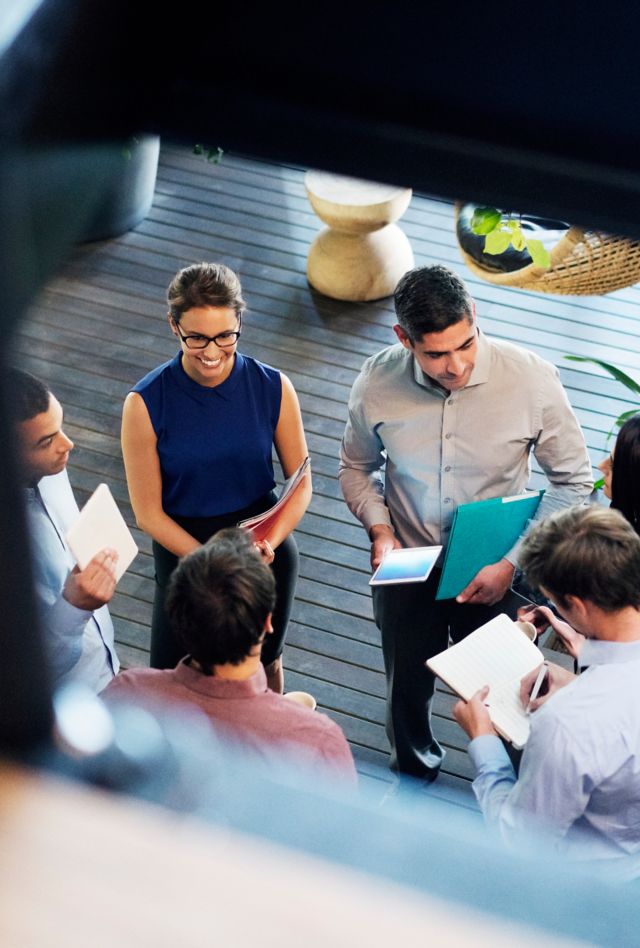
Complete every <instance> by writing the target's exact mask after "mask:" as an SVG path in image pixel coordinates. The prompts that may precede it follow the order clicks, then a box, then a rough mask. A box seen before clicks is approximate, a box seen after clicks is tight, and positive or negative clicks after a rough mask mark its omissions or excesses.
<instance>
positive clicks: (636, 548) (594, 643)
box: [453, 505, 640, 879]
mask: <svg viewBox="0 0 640 948" xmlns="http://www.w3.org/2000/svg"><path fill="white" fill-rule="evenodd" d="M521 563H522V567H523V569H524V571H525V573H526V574H527V579H528V581H529V582H530V583H531V585H532V586H533V587H534V588H536V589H540V590H541V591H542V592H543V594H544V595H545V596H547V598H549V599H552V600H553V602H554V603H555V605H556V608H557V609H558V611H559V613H560V615H561V616H562V617H563V618H564V619H565V620H566V621H567V622H568V623H569V624H570V625H571V627H572V628H573V629H575V630H576V631H577V632H579V633H581V635H582V636H584V644H583V646H582V649H581V651H580V658H581V660H582V661H584V664H585V665H587V666H588V667H587V669H586V670H585V671H583V672H582V674H580V675H574V674H573V673H572V672H570V671H568V670H567V669H565V668H562V667H560V666H559V665H555V664H553V663H552V662H549V663H548V678H547V690H546V692H545V693H544V694H543V695H541V696H540V697H536V698H533V700H532V698H531V691H532V687H533V683H534V679H535V678H536V677H537V672H538V669H535V670H534V671H533V672H531V674H529V675H527V676H526V677H525V678H523V679H522V682H521V692H520V697H521V700H522V702H523V705H524V706H526V707H528V708H529V710H530V712H531V736H530V737H529V740H528V741H527V744H526V745H525V749H524V753H523V755H522V761H521V763H520V770H519V773H518V776H517V777H516V774H515V771H514V769H513V766H512V764H511V762H510V760H509V758H508V757H507V754H506V751H505V749H504V747H503V745H502V743H501V741H500V740H499V739H498V737H497V735H496V733H495V731H494V729H493V725H492V724H491V719H490V717H489V713H488V711H487V707H486V703H489V704H490V703H491V692H490V691H489V689H488V688H486V687H485V688H483V689H481V690H480V691H479V692H477V693H476V694H475V695H474V696H473V697H472V698H471V699H470V700H469V701H466V702H465V701H459V702H458V703H457V704H456V706H455V707H454V710H453V713H454V717H455V718H456V720H457V721H458V723H459V724H460V725H461V726H462V727H463V728H464V730H465V731H466V733H467V735H468V736H469V737H470V738H471V743H470V745H469V753H470V755H471V758H472V760H473V763H474V765H475V768H476V778H475V780H474V782H473V789H474V792H475V794H476V797H477V798H478V802H479V803H480V807H481V809H482V812H483V814H484V816H485V819H486V821H487V822H488V823H489V824H490V825H493V826H495V827H496V828H497V829H498V830H499V831H500V833H501V834H502V836H503V837H504V839H505V841H506V842H508V843H511V844H514V845H516V846H517V847H519V846H520V842H521V840H522V838H523V833H526V834H527V835H528V837H529V839H530V840H531V838H532V836H531V834H533V833H535V834H539V833H543V832H544V834H545V835H544V837H543V839H544V845H545V846H546V847H547V851H548V852H549V853H551V852H554V851H557V852H558V853H563V854H565V855H566V856H568V857H571V858H572V859H577V860H582V861H584V860H589V861H592V862H594V864H599V865H600V866H601V867H602V868H606V869H607V870H608V871H609V872H610V873H611V874H615V875H616V876H617V877H619V878H623V879H638V878H640V701H639V700H638V681H639V680H640V537H638V534H637V533H636V532H635V530H634V529H633V527H632V526H631V524H629V523H628V522H627V521H626V520H625V518H624V517H623V515H622V514H621V513H620V512H619V511H617V510H606V509H605V508H603V507H600V506H599V505H593V506H586V507H573V508H571V509H569V510H565V511H561V512H558V513H555V514H552V515H551V516H550V517H549V518H548V519H547V520H545V521H543V522H542V523H541V524H538V525H537V526H535V527H534V528H533V529H532V531H531V532H530V533H529V535H528V536H527V537H526V538H525V540H524V543H523V545H522V551H521Z"/></svg>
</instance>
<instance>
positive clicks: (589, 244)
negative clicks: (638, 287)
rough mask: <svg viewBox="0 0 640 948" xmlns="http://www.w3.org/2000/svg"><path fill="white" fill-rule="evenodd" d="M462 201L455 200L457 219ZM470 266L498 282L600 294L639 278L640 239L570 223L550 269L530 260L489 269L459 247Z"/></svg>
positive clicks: (543, 290)
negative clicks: (518, 265)
mask: <svg viewBox="0 0 640 948" xmlns="http://www.w3.org/2000/svg"><path fill="white" fill-rule="evenodd" d="M461 206H462V205H461V204H456V208H455V214H456V223H457V220H458V212H459V208H460V207H461ZM459 249H460V253H461V254H462V257H463V259H464V262H465V263H466V265H467V266H468V267H469V269H470V270H471V271H472V272H473V273H475V274H476V275H477V276H479V277H481V278H482V279H483V280H487V281H488V282H489V283H495V284H496V285H497V286H514V287H518V288H519V289H522V290H537V291H538V292H539V293H558V294H568V295H571V296H574V295H575V296H601V295H602V294H604V293H611V292H612V291H613V290H619V289H622V287H624V286H633V284H634V283H638V282H640V240H631V239H629V238H628V237H614V236H612V235H611V234H604V233H602V232H601V231H597V230H582V229H581V228H579V227H570V228H569V230H568V231H567V233H566V234H565V235H564V237H562V238H561V239H560V240H559V241H558V243H557V244H556V245H555V247H554V248H553V249H552V250H551V266H550V268H549V269H548V270H545V269H544V268H543V267H536V266H535V265H534V264H533V263H530V264H529V265H528V266H526V267H522V269H521V270H514V271H512V272H511V273H502V272H499V271H496V270H489V269H487V268H485V267H483V266H482V265H481V264H479V263H478V262H477V261H476V260H474V259H473V258H472V257H470V256H469V254H468V253H466V252H465V251H464V250H463V249H462V247H460V248H459Z"/></svg>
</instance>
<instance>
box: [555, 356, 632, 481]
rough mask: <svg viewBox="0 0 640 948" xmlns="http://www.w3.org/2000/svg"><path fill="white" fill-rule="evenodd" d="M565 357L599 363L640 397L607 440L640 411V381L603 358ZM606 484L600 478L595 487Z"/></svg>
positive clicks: (617, 419)
mask: <svg viewBox="0 0 640 948" xmlns="http://www.w3.org/2000/svg"><path fill="white" fill-rule="evenodd" d="M565 359H570V360H571V361H572V362H591V363H592V364H593V365H599V366H600V368H601V369H604V371H605V372H606V373H607V374H608V375H610V376H611V377H612V378H614V379H615V380H616V381H617V382H620V383H621V384H622V385H624V387H625V388H627V389H629V391H630V392H633V394H634V395H635V396H636V397H638V399H639V403H638V405H637V406H636V408H631V409H629V410H628V411H623V412H622V413H621V414H620V415H618V417H617V418H616V420H615V421H614V423H613V427H612V428H611V431H610V432H609V434H608V435H607V441H608V440H609V438H610V437H611V436H612V434H613V432H614V430H615V429H616V428H621V427H622V426H623V424H624V423H625V421H627V419H629V418H633V416H634V415H637V414H638V412H640V385H639V384H638V382H635V381H634V380H633V379H632V378H630V376H628V375H627V374H626V372H623V371H622V369H618V368H617V367H616V366H615V365H611V363H609V362H603V361H602V359H591V358H589V356H576V355H567V356H565ZM603 484H604V479H603V478H600V480H599V481H596V483H595V484H594V487H595V488H596V489H599V488H601V487H602V485H603Z"/></svg>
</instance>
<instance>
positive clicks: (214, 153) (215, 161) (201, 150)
mask: <svg viewBox="0 0 640 948" xmlns="http://www.w3.org/2000/svg"><path fill="white" fill-rule="evenodd" d="M193 154H194V155H204V156H205V158H206V159H207V161H208V162H210V164H212V165H219V164H220V162H221V161H222V156H223V155H224V151H223V149H222V148H220V146H219V145H218V146H217V147H216V148H212V147H211V146H210V145H194V146H193Z"/></svg>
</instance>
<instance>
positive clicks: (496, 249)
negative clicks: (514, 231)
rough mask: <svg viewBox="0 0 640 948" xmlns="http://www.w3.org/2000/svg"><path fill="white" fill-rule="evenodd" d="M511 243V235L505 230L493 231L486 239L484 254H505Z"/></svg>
mask: <svg viewBox="0 0 640 948" xmlns="http://www.w3.org/2000/svg"><path fill="white" fill-rule="evenodd" d="M510 243H511V234H510V233H509V232H508V231H505V230H492V231H491V233H490V234H487V236H486V237H485V238H484V252H485V253H491V254H499V253H504V251H505V250H506V249H507V247H508V246H509V244H510Z"/></svg>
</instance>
